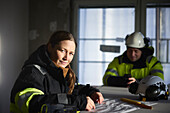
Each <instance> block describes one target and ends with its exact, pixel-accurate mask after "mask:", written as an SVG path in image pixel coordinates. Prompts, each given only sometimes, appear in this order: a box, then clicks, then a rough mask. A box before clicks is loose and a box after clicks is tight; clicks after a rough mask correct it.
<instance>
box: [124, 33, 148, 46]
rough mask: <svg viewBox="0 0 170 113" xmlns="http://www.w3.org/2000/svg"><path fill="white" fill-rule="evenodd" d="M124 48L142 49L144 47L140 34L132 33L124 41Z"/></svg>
mask: <svg viewBox="0 0 170 113" xmlns="http://www.w3.org/2000/svg"><path fill="white" fill-rule="evenodd" d="M126 46H128V47H133V48H143V47H144V46H145V43H144V36H143V34H142V33H141V32H134V33H132V34H131V35H129V36H128V37H127V39H126Z"/></svg>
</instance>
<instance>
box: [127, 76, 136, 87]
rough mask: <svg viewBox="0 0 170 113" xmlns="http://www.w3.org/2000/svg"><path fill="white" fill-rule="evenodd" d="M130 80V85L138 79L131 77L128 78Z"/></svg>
mask: <svg viewBox="0 0 170 113" xmlns="http://www.w3.org/2000/svg"><path fill="white" fill-rule="evenodd" d="M128 80H129V82H128V83H127V84H128V85H130V84H131V83H133V82H135V81H136V79H135V78H133V77H131V78H128Z"/></svg>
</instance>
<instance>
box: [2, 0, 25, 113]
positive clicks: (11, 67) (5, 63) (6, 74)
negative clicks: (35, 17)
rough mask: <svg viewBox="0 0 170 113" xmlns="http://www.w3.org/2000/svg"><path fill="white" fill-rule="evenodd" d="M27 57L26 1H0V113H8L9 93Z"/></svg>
mask: <svg viewBox="0 0 170 113" xmlns="http://www.w3.org/2000/svg"><path fill="white" fill-rule="evenodd" d="M27 56H28V0H0V113H9V103H10V91H11V88H12V86H13V84H14V81H15V80H16V77H17V76H18V74H19V72H20V69H21V66H22V64H23V62H24V60H25V59H26V58H27Z"/></svg>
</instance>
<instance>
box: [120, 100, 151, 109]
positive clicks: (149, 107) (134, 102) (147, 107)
mask: <svg viewBox="0 0 170 113" xmlns="http://www.w3.org/2000/svg"><path fill="white" fill-rule="evenodd" d="M120 100H121V101H124V102H127V103H130V104H135V105H137V106H139V107H142V108H146V109H152V106H148V105H146V104H143V103H141V102H138V101H135V100H131V99H127V98H121V99H120Z"/></svg>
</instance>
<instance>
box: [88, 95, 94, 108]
mask: <svg viewBox="0 0 170 113" xmlns="http://www.w3.org/2000/svg"><path fill="white" fill-rule="evenodd" d="M86 99H87V105H86V110H87V111H90V110H91V109H95V104H94V101H93V100H92V99H91V98H90V97H89V96H87V97H86Z"/></svg>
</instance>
